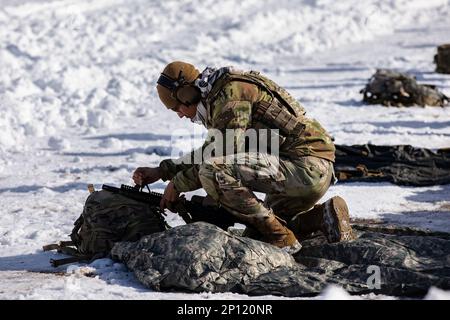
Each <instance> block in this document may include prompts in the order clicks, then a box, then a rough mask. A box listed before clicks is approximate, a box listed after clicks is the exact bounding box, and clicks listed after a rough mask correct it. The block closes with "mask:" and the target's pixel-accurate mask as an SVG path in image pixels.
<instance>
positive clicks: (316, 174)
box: [133, 61, 353, 253]
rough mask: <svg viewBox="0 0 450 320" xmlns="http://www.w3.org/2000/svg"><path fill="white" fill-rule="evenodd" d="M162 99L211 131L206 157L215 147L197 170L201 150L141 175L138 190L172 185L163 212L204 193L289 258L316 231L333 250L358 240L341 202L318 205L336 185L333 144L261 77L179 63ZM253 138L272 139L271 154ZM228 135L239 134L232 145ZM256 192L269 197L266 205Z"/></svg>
mask: <svg viewBox="0 0 450 320" xmlns="http://www.w3.org/2000/svg"><path fill="white" fill-rule="evenodd" d="M157 91H158V94H159V97H160V99H161V101H162V102H163V104H164V105H165V106H166V107H167V108H169V109H171V110H173V111H175V112H176V113H177V114H178V116H179V117H180V118H183V117H187V118H189V119H191V120H192V121H195V122H201V123H202V124H203V125H204V126H205V127H206V128H207V129H208V132H209V135H208V138H207V140H206V141H205V143H204V145H203V147H202V148H201V149H200V151H202V150H203V151H205V150H206V149H208V148H209V147H211V146H214V147H213V148H209V150H214V152H211V155H210V156H207V157H203V159H202V161H200V163H195V161H194V163H192V162H193V161H192V159H193V158H195V155H194V153H195V152H198V150H197V151H193V152H192V153H191V154H190V155H187V156H184V157H182V158H183V159H184V161H181V160H180V159H176V160H174V159H168V160H163V161H162V162H161V163H160V165H159V167H157V168H148V167H141V168H138V169H136V171H135V172H134V174H133V180H134V182H135V183H137V184H139V185H144V184H149V183H153V182H155V181H157V180H158V179H162V180H164V181H167V180H170V182H169V184H168V185H167V187H166V189H165V191H164V197H163V200H162V201H161V206H162V207H163V208H165V207H167V206H169V208H170V204H171V203H173V202H175V201H177V199H178V198H179V194H180V193H181V192H187V191H193V190H196V189H199V188H203V189H204V190H205V191H206V192H207V194H208V196H209V197H210V198H212V199H213V200H214V201H215V202H216V203H217V204H219V205H221V206H223V207H224V208H226V209H227V210H228V211H229V212H230V213H231V214H233V215H234V216H235V217H236V218H238V219H239V221H242V222H243V223H245V224H246V226H247V229H246V230H245V232H244V235H246V236H249V237H251V238H255V239H259V240H262V241H266V242H268V243H270V244H273V245H275V246H277V247H280V248H284V249H285V250H286V251H288V252H291V253H294V252H296V251H298V250H299V249H300V248H301V246H300V244H299V242H298V240H297V239H302V238H304V237H306V236H307V235H308V234H310V233H312V232H316V231H322V232H323V233H324V234H325V236H326V237H327V240H328V241H329V242H338V241H343V240H350V239H352V238H353V234H352V229H351V227H350V222H349V215H348V208H347V205H346V203H345V201H344V200H343V199H342V198H340V197H333V198H332V199H330V200H328V201H326V202H325V203H324V204H319V205H315V204H316V203H317V201H319V199H320V198H321V197H322V196H323V195H324V194H325V192H326V191H327V190H328V188H329V186H330V184H331V182H332V181H333V180H334V179H335V178H334V170H333V162H334V159H335V155H334V153H335V148H334V144H333V142H332V139H331V138H330V136H329V135H328V134H327V132H326V131H325V130H324V129H323V128H322V126H321V125H320V124H319V123H318V122H317V121H316V120H314V119H310V118H307V117H306V116H305V113H306V112H305V110H304V108H303V107H302V105H301V104H300V103H299V102H298V101H297V100H295V99H294V98H293V97H292V96H291V95H290V94H289V93H288V92H287V91H286V90H284V89H283V88H281V87H279V86H278V85H277V84H276V83H274V82H273V81H272V80H270V79H268V78H266V77H265V76H262V75H261V74H259V73H258V72H255V71H251V72H242V71H237V70H234V69H232V68H230V67H225V68H220V69H212V68H206V69H205V70H204V71H203V72H202V73H200V72H199V71H198V70H197V69H196V68H195V67H194V66H193V65H191V64H188V63H185V62H179V61H176V62H172V63H170V64H169V65H167V66H166V68H165V69H164V70H163V72H162V74H161V76H160V78H159V79H158V84H157ZM228 129H229V130H228ZM252 130H253V132H254V133H255V135H256V136H257V137H258V136H261V135H262V132H266V133H267V132H270V134H269V135H270V141H271V143H268V145H269V146H268V148H266V150H261V149H258V148H254V149H251V148H249V146H248V143H246V142H248V141H247V139H246V138H248V137H249V136H251V135H250V134H249V132H250V131H252ZM229 131H232V132H233V133H234V134H233V136H232V137H231V138H230V136H229V135H228V132H229ZM211 132H212V134H210V133H211ZM218 135H219V137H218ZM274 136H275V137H276V139H273V137H274ZM212 137H214V138H212ZM258 138H259V137H258ZM219 140H222V142H225V145H226V146H225V147H223V145H220V144H219V143H218V141H219ZM259 141H261V140H259ZM274 142H275V143H274ZM230 143H231V144H232V148H231V150H233V151H232V152H226V151H225V152H222V151H223V150H224V149H226V150H230V148H229V145H230ZM267 149H270V150H269V151H267ZM186 160H191V161H186ZM254 191H256V192H263V193H265V194H266V198H265V201H264V202H262V201H260V200H259V199H258V198H257V197H256V195H255V194H254ZM311 208H312V209H311Z"/></svg>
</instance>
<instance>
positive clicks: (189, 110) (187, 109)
mask: <svg viewBox="0 0 450 320" xmlns="http://www.w3.org/2000/svg"><path fill="white" fill-rule="evenodd" d="M174 111H175V112H176V113H177V114H178V116H179V117H180V118H184V117H186V118H189V119H192V118H194V117H195V114H196V113H197V106H196V105H191V106H186V105H184V104H180V105H179V106H178V107H177V108H176V109H175V110H174Z"/></svg>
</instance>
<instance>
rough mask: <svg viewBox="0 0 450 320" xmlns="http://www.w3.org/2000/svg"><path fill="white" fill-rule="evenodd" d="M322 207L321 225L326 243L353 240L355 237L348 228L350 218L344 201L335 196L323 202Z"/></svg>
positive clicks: (349, 227) (350, 228)
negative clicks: (323, 206) (323, 207)
mask: <svg viewBox="0 0 450 320" xmlns="http://www.w3.org/2000/svg"><path fill="white" fill-rule="evenodd" d="M324 205H325V210H324V215H323V220H324V222H323V224H324V229H325V230H324V231H325V232H324V233H325V235H326V237H327V240H328V242H329V243H335V242H341V241H351V240H354V239H355V236H354V234H353V230H352V227H351V226H350V216H349V214H348V207H347V204H346V203H345V200H344V199H342V198H341V197H339V196H337V197H333V198H331V199H330V200H329V201H327V202H325V204H324Z"/></svg>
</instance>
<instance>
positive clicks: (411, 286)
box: [111, 222, 450, 297]
mask: <svg viewBox="0 0 450 320" xmlns="http://www.w3.org/2000/svg"><path fill="white" fill-rule="evenodd" d="M355 229H356V233H357V236H358V238H357V239H356V240H355V241H352V242H348V243H337V244H328V243H326V242H325V241H324V239H323V238H321V237H316V238H314V239H309V240H306V241H304V242H303V243H302V244H303V249H302V250H301V251H300V253H299V254H297V255H296V256H295V258H294V257H292V256H291V255H289V254H287V253H285V252H283V251H282V250H280V249H278V248H276V247H273V246H271V245H268V244H266V243H263V242H260V241H256V240H252V239H249V238H243V237H240V236H237V235H235V234H232V233H230V232H225V231H223V230H221V229H219V228H217V227H215V226H213V225H210V224H206V223H202V222H199V223H193V224H189V225H183V226H179V227H176V228H173V229H170V230H167V231H165V232H160V233H156V234H152V235H149V236H145V237H143V238H142V239H141V240H140V241H138V242H119V243H117V244H116V245H115V246H114V247H113V249H112V251H111V254H112V257H113V258H114V259H116V260H119V261H122V262H123V263H125V264H126V265H127V266H128V268H129V269H131V270H132V271H133V272H134V274H135V275H136V277H137V278H138V279H139V281H141V282H142V283H143V284H144V285H145V286H147V287H148V288H150V289H153V290H157V291H184V292H204V291H207V292H235V293H244V294H248V295H281V296H288V297H300V296H314V295H317V294H319V293H320V292H321V291H322V290H323V289H324V288H325V287H326V286H327V285H330V284H335V285H338V286H341V287H342V288H344V289H345V290H347V291H348V292H350V293H351V294H364V293H370V292H373V293H377V294H387V295H395V296H422V295H424V294H426V292H427V291H428V289H429V288H430V287H431V286H435V287H439V288H442V289H450V234H443V233H430V232H426V231H420V230H412V229H409V228H400V227H391V228H388V227H381V226H378V227H372V226H364V225H356V226H355Z"/></svg>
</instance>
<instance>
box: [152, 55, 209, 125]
mask: <svg viewBox="0 0 450 320" xmlns="http://www.w3.org/2000/svg"><path fill="white" fill-rule="evenodd" d="M199 75H200V72H199V71H198V70H197V69H196V68H195V67H194V66H193V65H192V64H190V63H186V62H182V61H174V62H171V63H169V64H168V65H167V66H166V67H165V68H164V70H163V72H162V73H161V76H160V77H159V79H158V82H157V83H158V84H157V86H156V90H157V91H158V95H159V99H160V100H161V101H162V103H163V104H164V105H165V106H166V107H167V108H168V109H170V110H173V111H174V112H176V113H177V114H178V116H179V117H180V118H183V117H187V118H190V119H192V118H194V117H195V114H196V113H197V105H198V103H199V102H200V98H201V95H200V90H199V89H198V88H197V87H196V86H195V85H194V81H195V79H197V77H198V76H199Z"/></svg>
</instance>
